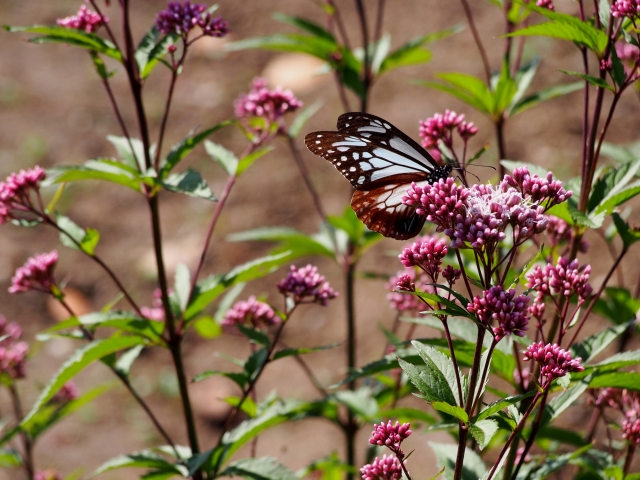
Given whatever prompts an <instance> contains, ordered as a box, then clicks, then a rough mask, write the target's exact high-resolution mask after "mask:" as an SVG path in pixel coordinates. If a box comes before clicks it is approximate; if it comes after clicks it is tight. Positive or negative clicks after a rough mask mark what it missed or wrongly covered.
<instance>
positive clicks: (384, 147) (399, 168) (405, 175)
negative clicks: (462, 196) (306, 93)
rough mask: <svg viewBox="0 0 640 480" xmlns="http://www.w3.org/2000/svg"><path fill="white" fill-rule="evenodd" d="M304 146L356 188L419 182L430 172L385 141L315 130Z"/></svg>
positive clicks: (427, 176)
mask: <svg viewBox="0 0 640 480" xmlns="http://www.w3.org/2000/svg"><path fill="white" fill-rule="evenodd" d="M304 141H305V144H306V145H307V148H308V149H309V150H310V151H311V152H312V153H314V154H316V155H318V156H320V157H322V158H324V159H325V160H328V161H330V162H331V163H332V164H333V166H334V167H336V169H337V170H338V171H339V172H340V173H341V174H342V175H344V176H345V177H346V178H347V180H349V181H350V182H351V185H353V187H354V188H355V189H357V190H373V189H375V188H378V187H382V186H385V185H389V184H399V183H411V182H421V181H424V180H427V179H428V178H429V177H430V176H431V173H432V171H433V167H431V168H429V167H427V166H426V165H425V164H424V163H422V162H418V161H416V160H415V159H414V158H413V157H411V156H409V155H407V154H406V153H404V152H402V151H400V150H398V149H396V148H393V147H392V146H391V145H389V141H390V139H389V138H387V140H383V141H384V142H385V143H381V142H382V141H381V142H373V141H372V140H369V139H368V138H366V137H363V136H358V135H355V134H354V135H351V134H346V133H342V132H314V133H310V134H308V135H307V136H306V137H305V139H304Z"/></svg>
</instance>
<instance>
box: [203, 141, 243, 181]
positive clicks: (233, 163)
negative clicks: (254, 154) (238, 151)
mask: <svg viewBox="0 0 640 480" xmlns="http://www.w3.org/2000/svg"><path fill="white" fill-rule="evenodd" d="M204 149H205V151H206V152H207V155H209V156H210V157H211V158H213V159H214V160H215V161H216V162H218V164H220V166H221V167H222V168H223V169H224V171H225V172H227V175H229V176H230V177H232V176H234V175H235V174H236V172H237V171H238V163H239V162H238V158H237V157H236V155H235V154H234V153H233V152H232V151H231V150H227V149H226V148H225V147H223V146H222V145H219V144H217V143H213V142H212V141H210V140H205V141H204Z"/></svg>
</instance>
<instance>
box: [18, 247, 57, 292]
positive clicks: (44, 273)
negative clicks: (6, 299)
mask: <svg viewBox="0 0 640 480" xmlns="http://www.w3.org/2000/svg"><path fill="white" fill-rule="evenodd" d="M57 263H58V252H57V251H55V250H53V251H51V252H49V253H36V254H35V255H34V256H33V257H31V258H29V259H28V260H27V261H26V263H25V264H24V265H22V266H21V267H19V268H18V269H17V270H16V273H15V275H14V276H13V278H12V279H11V286H10V287H9V292H10V293H18V292H28V291H29V290H38V291H40V292H45V293H50V292H51V288H52V287H53V286H54V285H55V279H54V277H53V270H54V269H55V267H56V264H57Z"/></svg>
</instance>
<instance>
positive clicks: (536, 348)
mask: <svg viewBox="0 0 640 480" xmlns="http://www.w3.org/2000/svg"><path fill="white" fill-rule="evenodd" d="M523 359H524V360H525V361H529V360H535V361H536V362H538V364H539V365H540V375H541V376H543V377H546V378H547V379H548V381H549V382H552V381H553V380H555V379H556V378H560V377H564V376H565V375H566V374H567V373H568V372H582V371H583V370H584V367H583V366H582V365H580V362H581V361H582V359H581V358H580V357H578V358H575V359H574V358H572V357H571V354H570V353H569V352H567V351H566V350H563V349H562V348H560V347H559V346H558V345H557V344H555V343H554V344H551V343H547V344H546V345H545V344H544V343H543V342H538V343H535V342H534V343H532V344H531V345H529V346H528V347H527V349H526V350H525V352H524V355H523Z"/></svg>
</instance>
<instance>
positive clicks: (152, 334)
mask: <svg viewBox="0 0 640 480" xmlns="http://www.w3.org/2000/svg"><path fill="white" fill-rule="evenodd" d="M78 325H84V326H86V327H90V328H95V327H105V328H117V329H118V330H121V331H124V332H128V333H132V334H134V335H138V336H141V337H146V338H147V339H149V340H151V341H152V342H153V343H157V344H161V343H163V340H162V331H163V330H164V324H163V323H162V322H158V321H156V320H148V319H145V318H142V317H139V316H137V315H136V314H134V313H133V312H124V311H119V310H111V311H108V312H93V313H88V314H86V315H82V316H80V318H78V319H76V322H75V323H72V324H70V325H67V326H65V328H70V327H74V326H78ZM59 326H60V325H58V327H59ZM48 331H51V329H49V330H48Z"/></svg>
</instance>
